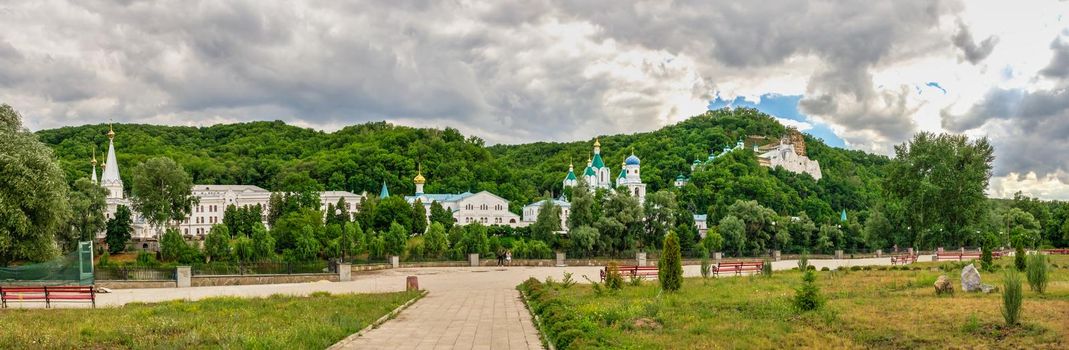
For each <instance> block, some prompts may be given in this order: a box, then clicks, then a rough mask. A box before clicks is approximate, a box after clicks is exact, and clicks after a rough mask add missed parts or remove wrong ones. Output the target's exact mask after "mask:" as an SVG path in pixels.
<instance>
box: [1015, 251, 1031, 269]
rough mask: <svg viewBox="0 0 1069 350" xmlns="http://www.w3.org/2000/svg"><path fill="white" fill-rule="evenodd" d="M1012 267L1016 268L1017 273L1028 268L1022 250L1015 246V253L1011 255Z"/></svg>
mask: <svg viewBox="0 0 1069 350" xmlns="http://www.w3.org/2000/svg"><path fill="white" fill-rule="evenodd" d="M1013 266H1014V267H1016V268H1017V271H1021V272H1024V270H1025V269H1026V268H1028V263H1027V262H1026V261H1025V253H1024V248H1022V247H1021V246H1017V251H1016V252H1014V253H1013Z"/></svg>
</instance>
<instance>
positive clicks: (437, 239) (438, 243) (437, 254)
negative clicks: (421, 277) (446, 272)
mask: <svg viewBox="0 0 1069 350" xmlns="http://www.w3.org/2000/svg"><path fill="white" fill-rule="evenodd" d="M436 203H437V202H436ZM424 245H425V246H426V248H425V249H424V254H425V255H426V256H427V257H429V258H432V259H441V258H442V257H443V256H445V253H446V251H448V250H449V240H448V238H447V237H446V235H445V226H443V225H442V223H440V222H435V223H433V224H431V227H430V228H429V229H427V234H426V235H425V237H424Z"/></svg>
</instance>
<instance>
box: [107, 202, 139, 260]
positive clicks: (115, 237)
mask: <svg viewBox="0 0 1069 350" xmlns="http://www.w3.org/2000/svg"><path fill="white" fill-rule="evenodd" d="M132 224H133V214H132V213H131V212H130V208H127V207H126V206H125V205H120V206H117V207H115V216H113V217H112V218H111V219H109V220H108V223H107V228H106V229H105V232H106V233H105V235H104V241H105V242H107V243H108V251H109V252H111V253H112V254H114V253H118V252H121V251H123V250H126V242H128V241H130V237H131V236H132V234H133V232H134V228H133V226H132Z"/></svg>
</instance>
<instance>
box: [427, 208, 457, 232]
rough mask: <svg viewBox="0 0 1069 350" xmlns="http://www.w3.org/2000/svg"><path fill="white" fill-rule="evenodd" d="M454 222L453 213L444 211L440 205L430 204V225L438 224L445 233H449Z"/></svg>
mask: <svg viewBox="0 0 1069 350" xmlns="http://www.w3.org/2000/svg"><path fill="white" fill-rule="evenodd" d="M454 222H455V221H454V220H453V213H450V212H449V210H446V209H445V207H443V206H442V203H438V201H433V202H431V223H439V224H441V225H442V227H443V228H445V230H446V231H449V230H451V229H452V228H453V223H454Z"/></svg>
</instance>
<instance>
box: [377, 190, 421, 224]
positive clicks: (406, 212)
mask: <svg viewBox="0 0 1069 350" xmlns="http://www.w3.org/2000/svg"><path fill="white" fill-rule="evenodd" d="M395 222H396V223H397V224H399V225H401V227H404V228H405V231H407V232H411V228H412V206H410V205H409V204H408V202H405V199H404V198H402V197H400V196H391V197H388V198H386V199H383V200H381V201H379V203H378V206H377V207H376V208H375V219H374V225H375V226H374V228H375V231H378V232H386V231H389V230H390V226H392V224H393V223H395Z"/></svg>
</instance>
